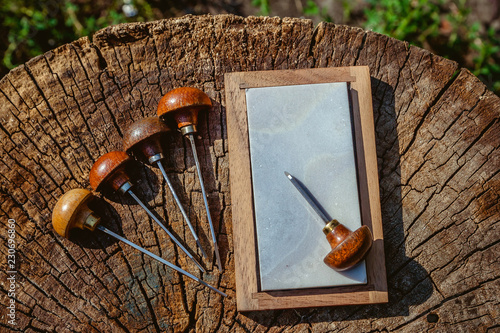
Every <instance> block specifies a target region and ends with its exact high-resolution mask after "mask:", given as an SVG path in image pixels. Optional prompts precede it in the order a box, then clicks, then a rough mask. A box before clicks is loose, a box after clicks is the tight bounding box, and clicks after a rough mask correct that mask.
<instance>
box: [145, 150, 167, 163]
mask: <svg viewBox="0 0 500 333" xmlns="http://www.w3.org/2000/svg"><path fill="white" fill-rule="evenodd" d="M164 157H165V156H163V154H162V153H158V154H156V155H153V156H151V157H150V158H149V159H148V161H149V164H153V163H155V162H158V161H159V160H161V159H163V158H164Z"/></svg>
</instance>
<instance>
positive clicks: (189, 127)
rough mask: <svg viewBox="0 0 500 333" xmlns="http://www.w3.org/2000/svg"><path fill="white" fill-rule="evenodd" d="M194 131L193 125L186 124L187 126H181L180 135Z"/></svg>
mask: <svg viewBox="0 0 500 333" xmlns="http://www.w3.org/2000/svg"><path fill="white" fill-rule="evenodd" d="M195 132H196V126H195V125H187V126H184V127H181V133H182V135H188V134H191V133H195Z"/></svg>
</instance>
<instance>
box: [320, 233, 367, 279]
mask: <svg viewBox="0 0 500 333" xmlns="http://www.w3.org/2000/svg"><path fill="white" fill-rule="evenodd" d="M372 238H373V237H372V233H371V231H370V229H369V228H368V227H367V226H365V225H364V226H362V227H361V228H359V229H357V230H356V231H354V232H352V231H350V230H349V229H347V228H346V227H345V226H343V225H342V224H339V225H337V226H336V227H335V228H334V229H333V230H332V231H331V232H330V233H328V234H327V235H326V239H327V240H328V242H329V243H330V246H331V247H332V251H330V253H328V255H327V256H326V257H325V259H324V260H323V261H324V262H325V264H327V265H328V266H329V267H330V268H333V269H334V270H336V271H345V270H347V269H349V268H351V267H353V266H355V265H356V264H358V263H359V262H360V261H361V260H363V258H364V257H365V256H366V254H367V253H368V250H370V248H371V246H372V242H373V240H372Z"/></svg>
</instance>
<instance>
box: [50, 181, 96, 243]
mask: <svg viewBox="0 0 500 333" xmlns="http://www.w3.org/2000/svg"><path fill="white" fill-rule="evenodd" d="M93 198H94V196H93V194H92V193H91V192H90V191H89V190H86V189H82V188H78V189H73V190H70V191H68V192H66V193H65V194H64V195H63V196H62V197H61V198H60V199H59V200H58V201H57V203H56V205H55V206H54V209H53V210H52V226H53V227H54V230H55V231H56V232H57V233H58V234H59V235H61V236H63V237H66V238H68V237H69V232H70V230H71V229H74V228H80V229H84V228H86V229H89V230H92V231H94V229H95V227H96V226H97V225H98V224H99V222H100V218H99V217H98V216H97V215H95V214H94V212H93V211H92V210H91V209H90V208H89V207H88V202H89V201H90V200H92V199H93Z"/></svg>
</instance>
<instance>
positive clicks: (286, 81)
mask: <svg viewBox="0 0 500 333" xmlns="http://www.w3.org/2000/svg"><path fill="white" fill-rule="evenodd" d="M224 82H225V94H226V117H227V133H228V144H229V169H230V176H229V177H230V186H231V208H232V217H233V244H234V255H235V279H236V305H237V309H238V311H253V310H271V309H287V308H303V307H316V306H334V305H354V304H375V303H385V302H388V294H387V281H386V272H385V258H384V244H383V232H382V216H381V210H380V196H379V185H378V169H377V155H376V146H375V128H374V120H373V109H372V95H371V86H370V72H369V69H368V67H366V66H354V67H337V68H317V69H300V70H280V71H257V72H238V73H227V74H225V76H224ZM331 82H348V83H349V85H348V86H349V88H350V89H349V95H350V101H351V110H352V119H353V126H354V142H355V149H356V165H357V169H358V170H357V176H358V191H359V198H360V205H361V207H360V208H361V219H362V223H363V224H364V225H367V226H368V227H369V228H370V229H371V230H372V233H373V238H374V242H373V245H372V248H371V250H370V252H369V254H368V256H367V258H366V273H367V284H365V285H354V286H340V287H328V288H307V289H294V290H280V291H266V292H263V291H260V290H259V289H258V288H259V282H258V279H259V277H258V259H257V246H256V244H257V243H256V232H255V221H254V220H255V214H254V206H253V191H252V170H251V163H250V146H249V137H248V118H247V106H246V94H245V89H247V88H260V87H274V86H288V85H302V84H316V83H331Z"/></svg>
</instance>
